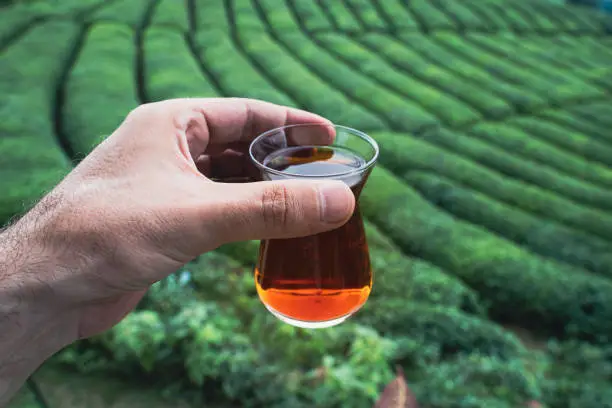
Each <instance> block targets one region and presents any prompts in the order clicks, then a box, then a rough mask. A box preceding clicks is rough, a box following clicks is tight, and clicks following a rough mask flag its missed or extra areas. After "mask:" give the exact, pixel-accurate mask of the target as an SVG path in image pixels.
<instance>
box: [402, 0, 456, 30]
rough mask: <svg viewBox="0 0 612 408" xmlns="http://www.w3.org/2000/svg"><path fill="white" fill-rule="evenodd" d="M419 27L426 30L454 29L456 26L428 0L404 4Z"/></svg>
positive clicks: (417, 0) (416, 0)
mask: <svg viewBox="0 0 612 408" xmlns="http://www.w3.org/2000/svg"><path fill="white" fill-rule="evenodd" d="M406 6H407V7H408V8H409V10H410V12H411V13H412V14H414V16H415V17H416V19H417V20H418V21H419V23H420V25H421V26H423V27H424V28H425V29H427V30H437V29H454V28H456V27H457V24H456V23H455V22H454V21H452V20H451V19H450V18H448V17H447V16H446V14H444V13H443V12H442V11H441V10H439V9H438V8H436V7H435V6H434V5H433V4H432V2H431V1H429V0H414V1H410V2H407V3H406Z"/></svg>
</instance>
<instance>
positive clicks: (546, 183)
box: [0, 0, 612, 408]
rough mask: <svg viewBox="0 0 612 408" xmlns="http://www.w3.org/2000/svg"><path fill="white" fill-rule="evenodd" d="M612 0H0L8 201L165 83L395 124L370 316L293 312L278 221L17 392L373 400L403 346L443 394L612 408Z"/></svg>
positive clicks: (279, 403) (186, 275)
mask: <svg viewBox="0 0 612 408" xmlns="http://www.w3.org/2000/svg"><path fill="white" fill-rule="evenodd" d="M611 4H612V2H610V1H607V0H583V1H572V2H564V1H552V0H550V1H547V0H188V1H183V0H48V1H40V0H29V1H28V0H22V1H6V0H5V1H3V2H0V5H1V6H0V97H1V100H0V153H1V154H0V191H1V193H0V223H6V222H8V221H9V220H10V219H11V218H12V217H15V216H18V215H19V214H21V213H22V212H23V211H24V210H25V209H27V208H28V207H29V206H30V205H31V203H33V202H34V201H36V200H37V199H38V198H40V197H41V196H42V195H43V194H44V193H45V192H46V191H48V190H49V189H50V188H52V186H53V185H54V184H55V183H56V182H57V181H58V180H60V179H61V178H62V176H63V175H65V174H66V173H67V172H69V171H70V169H71V167H73V166H74V165H75V164H76V163H78V161H79V160H80V159H81V158H82V157H83V156H84V155H86V154H87V153H88V152H89V151H90V150H91V149H92V148H93V147H94V146H95V145H96V144H98V143H99V142H100V141H101V140H102V139H103V138H104V137H106V136H107V135H108V134H109V133H110V132H112V131H113V129H115V128H116V127H117V126H118V125H119V123H120V122H121V121H122V119H123V118H124V116H125V115H126V114H127V113H128V112H129V111H130V110H131V109H133V108H134V107H136V106H137V105H138V104H140V103H144V102H150V101H156V100H161V99H167V98H175V97H185V96H202V97H206V96H210V97H213V96H241V97H251V98H258V99H263V100H267V101H270V102H275V103H279V104H285V105H290V106H296V107H300V108H304V109H307V110H310V111H313V112H316V113H319V114H322V115H324V116H326V117H328V118H329V119H331V120H332V121H334V122H336V123H338V124H342V125H346V126H350V127H353V128H358V129H360V130H364V131H367V132H368V133H370V134H371V135H372V136H373V137H374V138H375V139H376V140H377V141H378V142H379V144H380V147H381V156H380V162H379V163H380V164H379V166H378V167H377V169H376V170H375V172H374V174H373V175H372V177H371V179H370V181H369V182H368V184H367V185H366V189H365V191H364V192H363V194H362V197H361V203H362V212H363V215H364V217H365V218H366V220H367V222H366V227H367V237H368V241H369V243H370V249H371V256H372V262H373V268H374V286H373V292H372V294H371V297H370V299H369V301H368V302H367V304H366V305H365V306H364V308H363V309H362V310H361V311H360V312H359V313H357V314H356V315H355V316H353V317H352V318H351V319H349V321H348V322H347V323H345V324H342V325H340V326H337V327H335V328H331V329H325V330H311V331H309V330H302V329H296V328H294V327H291V326H288V325H285V324H283V323H281V322H279V321H277V320H276V319H275V318H274V317H272V316H271V315H270V314H269V313H268V312H267V311H266V310H265V308H264V307H263V305H262V304H261V303H260V302H259V300H258V298H257V294H256V291H255V286H254V282H253V277H252V268H253V264H254V262H255V260H256V257H257V248H258V243H257V242H245V243H237V244H232V245H228V246H225V247H222V248H220V249H219V250H217V251H215V252H213V253H208V254H205V255H202V256H201V257H200V258H199V259H197V260H196V261H194V262H193V263H191V264H189V265H187V266H186V267H185V268H183V269H182V270H179V271H177V272H176V273H175V274H174V275H172V276H171V277H169V278H168V279H166V280H165V281H163V282H160V283H158V284H156V285H155V286H154V287H153V288H152V289H151V291H150V292H149V293H148V295H147V296H146V298H145V299H144V300H143V301H142V302H141V304H140V305H139V306H138V309H137V310H136V311H135V312H134V313H132V314H130V315H129V316H128V317H127V318H126V319H125V320H124V321H123V322H122V323H121V324H119V325H118V326H116V327H115V328H114V329H112V330H110V331H109V332H107V333H104V334H103V335H100V336H98V337H96V338H92V339H89V340H86V341H82V342H80V343H78V344H75V345H73V346H71V347H69V348H68V349H66V350H64V351H62V352H61V353H59V354H58V355H56V356H55V357H54V358H53V359H52V360H50V361H49V362H48V363H46V364H45V365H44V366H43V367H41V368H40V370H39V371H38V372H36V373H35V374H34V375H33V376H32V378H31V379H30V380H29V382H28V383H27V384H26V385H25V386H24V387H23V389H22V390H21V392H20V393H19V395H18V396H17V397H16V398H15V399H14V400H13V402H12V403H11V405H10V408H60V407H61V408H71V407H92V408H98V407H100V408H102V407H113V408H119V407H134V408H141V407H151V408H158V407H159V408H161V407H185V408H189V407H243V406H244V407H288V408H292V407H297V408H300V407H349V408H353V407H355V408H360V407H372V406H373V405H374V404H375V402H376V401H377V399H378V398H379V397H380V395H381V393H382V392H383V389H384V388H385V386H386V385H387V384H389V383H390V382H391V381H392V380H393V379H394V377H395V374H396V370H397V368H398V367H401V368H402V369H403V371H404V373H405V378H406V382H407V384H408V387H409V389H410V393H412V394H413V395H414V397H415V398H416V400H417V401H418V402H419V406H421V407H431V408H434V407H435V408H437V407H439V408H454V407H461V408H467V407H470V408H472V407H473V408H481V407H482V408H485V407H486V408H513V407H532V408H533V407H550V408H602V407H612V131H611V130H610V129H611V128H612V94H611V92H612V14H611V13H610V10H611V9H612V5H611ZM606 10H607V11H606ZM389 406H390V405H389ZM410 406H413V405H410Z"/></svg>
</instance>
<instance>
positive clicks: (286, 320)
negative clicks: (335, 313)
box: [264, 303, 353, 329]
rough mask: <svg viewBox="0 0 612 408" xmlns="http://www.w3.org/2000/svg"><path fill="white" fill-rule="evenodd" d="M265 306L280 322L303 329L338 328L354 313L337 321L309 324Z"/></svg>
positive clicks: (338, 318) (336, 319)
mask: <svg viewBox="0 0 612 408" xmlns="http://www.w3.org/2000/svg"><path fill="white" fill-rule="evenodd" d="M264 306H265V307H266V309H268V311H269V312H270V313H272V314H273V315H274V317H276V318H277V319H278V320H280V321H282V322H284V323H287V324H290V325H291V326H295V327H301V328H302V329H325V328H328V327H333V326H337V325H339V324H340V323H342V322H344V321H345V320H346V319H348V318H349V317H351V316H352V314H353V313H349V314H346V315H344V316H340V317H337V318H335V319H331V320H324V321H321V322H309V321H305V320H297V319H292V318H291V317H287V316H285V315H284V314H282V313H279V312H277V311H276V310H274V309H272V308H271V307H270V306H268V305H266V304H265V303H264Z"/></svg>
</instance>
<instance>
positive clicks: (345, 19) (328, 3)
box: [298, 0, 361, 32]
mask: <svg viewBox="0 0 612 408" xmlns="http://www.w3.org/2000/svg"><path fill="white" fill-rule="evenodd" d="M298 1H299V0H298ZM319 3H320V4H321V7H323V8H325V10H327V12H328V13H329V15H330V18H331V20H332V21H333V23H334V26H335V27H337V28H338V30H340V31H345V32H357V31H360V30H361V26H360V25H359V22H358V21H357V20H356V19H355V16H354V15H352V14H351V12H350V11H349V10H348V9H347V8H346V6H345V5H344V4H343V2H342V1H335V0H320V1H319Z"/></svg>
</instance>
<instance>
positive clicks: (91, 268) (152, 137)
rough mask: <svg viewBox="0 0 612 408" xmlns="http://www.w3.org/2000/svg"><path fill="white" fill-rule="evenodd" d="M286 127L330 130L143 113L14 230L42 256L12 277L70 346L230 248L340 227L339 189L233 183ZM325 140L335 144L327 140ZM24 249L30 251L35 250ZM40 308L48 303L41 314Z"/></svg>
mask: <svg viewBox="0 0 612 408" xmlns="http://www.w3.org/2000/svg"><path fill="white" fill-rule="evenodd" d="M292 123H328V122H327V121H326V120H325V119H323V118H321V117H319V116H316V115H313V114H310V113H307V112H304V111H300V110H296V109H291V108H286V107H281V106H277V105H273V104H270V103H265V102H261V101H255V100H244V99H180V100H169V101H164V102H159V103H152V104H147V105H142V106H140V107H138V108H137V109H135V110H134V111H133V112H131V113H130V114H129V115H128V116H127V118H126V120H125V121H124V122H123V123H122V124H121V126H120V127H119V128H118V129H117V130H116V131H115V132H114V133H113V134H112V135H111V136H110V137H108V138H107V139H106V140H105V141H104V142H103V143H101V144H100V145H99V146H98V147H97V148H96V149H95V150H94V151H93V152H92V153H91V154H90V155H89V156H87V157H86V158H85V159H84V160H83V161H82V162H81V163H80V164H79V165H78V166H77V167H76V168H75V169H74V170H73V171H72V172H71V173H70V174H69V175H68V176H67V177H66V178H65V179H64V180H63V181H62V182H61V183H60V184H59V185H58V186H57V187H56V188H55V189H54V190H53V191H52V192H51V193H50V194H48V195H47V196H46V197H45V198H44V199H43V200H41V202H40V203H39V204H38V205H37V206H36V207H34V208H33V210H32V211H30V212H29V213H28V214H27V215H26V216H25V217H24V218H23V219H22V220H20V221H19V222H18V223H17V225H16V226H15V227H14V228H12V231H13V233H12V234H13V236H16V238H15V239H13V241H17V242H18V244H17V245H19V242H20V241H19V235H21V236H22V237H23V236H27V237H28V243H27V245H28V247H27V248H25V249H22V251H25V252H28V251H29V252H31V253H33V252H36V253H40V254H42V259H44V261H41V260H39V262H41V263H42V265H44V268H35V269H33V270H31V271H30V272H28V273H27V274H25V275H24V274H21V275H20V274H19V273H17V274H16V275H15V276H16V277H17V278H18V279H20V280H21V281H20V287H28V285H30V287H31V288H32V289H31V290H30V293H37V294H38V296H36V301H37V302H38V303H39V305H40V308H42V309H44V308H45V307H47V305H50V304H54V305H57V307H58V308H59V309H61V310H64V311H70V315H72V316H73V320H74V321H73V323H74V325H75V326H74V333H75V339H76V338H77V337H78V338H82V337H88V336H91V335H94V334H97V333H99V332H101V331H103V330H106V329H108V328H110V327H111V326H113V325H114V324H116V323H117V322H119V321H120V320H121V319H122V318H123V317H124V316H125V315H126V314H127V313H128V312H129V311H130V310H131V309H132V308H133V307H134V306H135V305H136V304H137V302H138V301H139V300H140V298H141V297H142V295H143V294H144V293H145V291H146V290H147V289H148V288H149V286H150V285H151V284H153V283H154V282H156V281H158V280H160V279H162V278H164V277H165V276H167V275H169V274H170V273H172V272H174V271H176V270H177V269H178V268H179V267H180V266H182V265H183V264H185V263H186V262H189V261H190V260H192V259H193V258H195V257H196V256H198V255H199V254H201V253H203V252H206V251H210V250H212V249H214V248H216V247H218V246H219V245H221V244H223V243H227V242H231V241H240V240H249V239H265V238H282V237H295V236H303V235H309V234H313V233H318V232H322V231H325V230H330V229H333V228H336V227H339V226H341V225H342V224H343V223H345V222H346V221H347V220H348V218H349V217H350V215H351V213H352V211H353V208H354V205H355V203H354V196H353V194H352V193H351V191H350V189H349V188H348V187H346V185H345V184H344V183H342V182H334V181H324V182H323V181H322V182H314V181H298V180H287V181H281V182H276V181H275V182H270V181H268V182H255V183H246V184H230V183H220V182H213V181H212V180H211V179H210V178H208V177H207V176H206V175H205V174H208V175H209V176H214V177H215V178H221V179H223V178H225V177H232V176H238V175H241V174H244V172H245V171H246V170H247V168H248V167H247V166H246V163H248V155H247V156H245V155H243V154H241V153H240V152H241V151H242V152H244V150H245V148H246V147H248V143H249V141H250V140H252V139H253V138H254V137H255V136H257V135H258V134H260V133H261V132H263V131H265V130H268V129H271V128H274V127H278V126H282V125H285V124H292ZM329 137H330V138H332V137H333V135H329ZM31 248H36V251H33V250H32V249H31ZM42 302H48V303H44V304H43V303H42Z"/></svg>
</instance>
